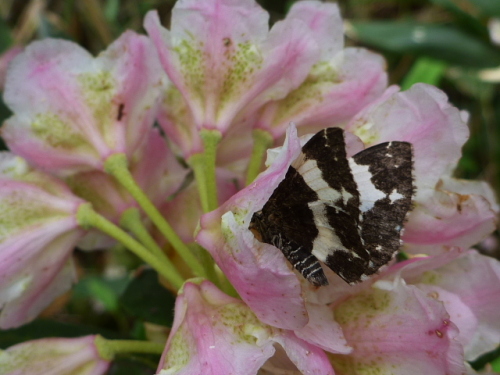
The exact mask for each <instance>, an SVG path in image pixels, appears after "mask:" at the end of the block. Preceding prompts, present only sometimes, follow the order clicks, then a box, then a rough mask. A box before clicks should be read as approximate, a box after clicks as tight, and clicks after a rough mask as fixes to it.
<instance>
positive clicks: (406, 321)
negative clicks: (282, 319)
mask: <svg viewBox="0 0 500 375" xmlns="http://www.w3.org/2000/svg"><path fill="white" fill-rule="evenodd" d="M334 311H335V318H336V319H337V321H338V322H339V323H340V324H341V325H342V328H343V330H344V334H345V336H346V339H347V342H348V343H349V344H350V345H351V346H352V347H353V348H354V350H353V352H352V353H351V354H349V355H348V356H342V355H333V356H332V358H333V364H334V368H335V369H336V370H338V371H339V372H340V373H351V372H353V373H355V372H357V371H359V369H365V371H368V370H371V371H375V370H377V371H379V372H381V373H391V374H429V375H434V374H436V375H440V374H450V375H452V374H456V375H462V374H463V372H464V370H465V367H464V364H463V354H462V349H461V346H460V345H459V344H458V342H457V341H456V340H454V338H455V337H456V335H457V333H458V331H457V329H456V327H455V326H454V325H453V323H451V322H450V320H449V316H448V314H447V313H446V310H445V309H444V307H443V306H442V304H441V303H440V302H438V301H436V300H435V299H432V298H429V297H426V295H425V293H423V292H422V291H420V290H419V289H417V288H416V287H414V286H407V285H404V283H402V282H400V281H399V282H398V281H395V282H392V283H391V282H388V281H379V282H378V283H376V284H374V286H373V287H372V288H371V290H367V291H365V292H363V293H360V294H357V295H355V296H353V297H351V298H349V299H347V300H345V301H344V302H342V303H340V304H339V305H337V306H336V307H335V310H334Z"/></svg>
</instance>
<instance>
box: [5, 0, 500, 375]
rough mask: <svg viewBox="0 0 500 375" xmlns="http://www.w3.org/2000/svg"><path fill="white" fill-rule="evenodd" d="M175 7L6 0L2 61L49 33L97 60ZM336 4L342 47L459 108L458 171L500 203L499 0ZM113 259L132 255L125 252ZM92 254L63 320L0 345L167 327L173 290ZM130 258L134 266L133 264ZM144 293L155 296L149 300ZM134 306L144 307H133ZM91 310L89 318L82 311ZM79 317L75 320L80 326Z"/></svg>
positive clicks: (121, 366)
mask: <svg viewBox="0 0 500 375" xmlns="http://www.w3.org/2000/svg"><path fill="white" fill-rule="evenodd" d="M200 1H203V0H200ZM174 3H175V1H174V0H0V55H1V54H2V53H4V52H6V51H8V50H9V49H11V48H12V47H14V46H21V47H22V46H24V45H26V44H28V43H29V42H30V41H32V40H35V39H41V38H46V37H58V38H66V39H70V40H73V41H75V42H77V43H79V44H81V45H82V46H84V47H85V48H87V49H88V50H90V51H91V52H93V53H94V54H97V53H99V51H101V50H103V49H105V48H106V46H107V45H108V44H109V43H111V42H112V41H113V40H114V39H116V38H117V37H118V36H119V35H120V34H121V33H122V32H123V31H124V30H126V29H133V30H136V31H139V32H143V29H142V20H143V17H144V15H145V14H146V12H147V11H149V10H150V9H158V10H159V12H160V15H161V17H162V19H163V21H164V24H166V25H168V20H169V18H170V12H171V9H172V7H173V5H174ZM259 3H260V4H261V5H262V6H263V7H264V8H266V9H267V10H268V11H269V12H270V14H271V22H275V21H277V20H279V19H281V18H283V17H284V16H285V14H286V11H287V9H288V8H289V7H290V6H291V4H292V3H293V1H290V0H288V1H286V0H283V1H279V0H259ZM338 3H339V5H340V8H341V10H342V15H343V17H344V19H345V27H346V34H347V39H346V43H347V44H348V45H358V46H365V47H368V48H370V49H372V50H376V51H378V52H379V53H381V54H383V55H384V56H385V58H386V60H387V63H388V72H389V75H390V81H391V84H398V85H400V86H402V88H403V89H407V88H409V87H410V86H411V85H412V84H414V83H416V82H425V83H429V84H433V85H436V86H438V87H440V88H441V89H443V90H444V91H445V92H446V93H447V95H448V96H449V98H450V101H451V102H452V103H453V104H454V105H455V106H457V107H458V108H460V109H463V110H466V111H467V112H468V113H469V115H470V119H469V126H470V130H471V137H470V140H469V141H468V142H467V144H466V145H465V147H464V155H463V158H462V160H461V161H460V164H459V168H458V170H457V172H456V175H457V177H463V178H470V179H482V180H486V181H488V182H489V183H490V184H491V185H492V186H493V187H494V188H495V190H496V192H497V197H498V196H499V194H498V192H500V168H499V164H500V147H499V146H500V85H499V82H500V0H339V1H338ZM7 116H9V111H8V109H7V108H6V107H5V105H4V104H3V102H2V101H1V99H0V123H1V122H3V120H4V119H5V118H6V117H7ZM495 239H496V240H495ZM495 243H496V244H498V233H496V234H495V237H493V238H492V241H490V245H488V246H485V247H486V248H485V250H489V251H490V252H492V251H494V250H495V248H496V249H498V245H495ZM488 247H489V249H488ZM114 254H115V255H113V256H115V257H116V256H118V257H119V256H123V257H127V256H128V257H130V256H129V255H124V254H125V253H124V254H122V255H120V254H121V253H114ZM116 254H118V255H116ZM96 256H99V255H96V254H80V259H79V260H80V267H82V268H86V269H87V271H86V272H85V276H83V277H81V278H80V282H79V283H78V284H77V286H76V288H75V289H74V290H73V292H72V294H71V297H66V300H65V301H64V302H65V306H66V307H65V310H64V311H63V313H62V314H63V315H61V312H60V311H61V310H60V308H59V310H58V311H59V313H58V314H59V316H58V321H59V323H56V322H55V321H53V320H52V321H43V320H38V321H35V322H34V323H32V324H30V325H28V326H25V327H22V328H21V329H18V330H11V331H6V332H4V333H2V334H0V347H7V346H9V345H12V344H13V343H15V342H19V341H23V340H26V339H30V338H36V337H44V336H75V335H81V334H86V333H90V332H93V333H95V332H96V328H95V327H100V328H99V329H98V330H97V331H98V332H100V333H102V334H103V335H105V336H106V337H111V338H113V337H134V338H143V337H145V335H146V331H148V332H149V335H150V334H151V331H152V330H153V331H154V328H151V327H148V326H146V325H145V324H146V323H144V322H153V323H155V324H157V325H158V327H168V326H170V324H171V319H172V316H171V312H172V306H173V301H174V300H173V297H172V296H170V297H169V296H167V295H165V296H163V297H161V298H160V295H161V294H162V293H163V294H165V293H167V292H166V291H165V290H164V289H163V288H161V287H160V286H159V285H158V284H157V278H156V276H155V275H151V274H150V272H151V271H147V272H145V273H143V274H141V275H139V276H138V277H136V278H135V279H134V280H133V281H132V282H131V281H130V278H126V277H122V278H114V279H113V278H112V279H111V280H110V278H106V277H103V276H100V274H99V273H97V272H96V273H95V274H92V272H88V270H89V269H92V268H95V260H96V258H95V257H96ZM102 256H104V255H102ZM106 256H109V255H106ZM497 256H498V254H497ZM128 261H130V262H132V263H133V259H132V260H130V259H128ZM106 262H109V259H108V260H107V261H106ZM120 262H122V263H123V259H121V260H120ZM117 263H119V262H117ZM131 268H132V267H131ZM145 290H146V291H149V293H150V294H148V295H147V296H146V295H144V291H145ZM68 299H69V301H70V302H69V304H68ZM153 300H154V301H155V302H154V303H152V302H151V301H153ZM89 301H90V302H89ZM158 301H162V303H161V304H160V303H159V302H158ZM165 301H167V302H165ZM151 303H152V305H151V306H149V305H148V304H151ZM137 306H143V307H144V306H146V307H145V308H142V309H139V310H138V311H136V310H135V309H136V308H137ZM158 309H163V310H161V311H164V312H165V313H164V314H160V315H162V316H163V317H164V320H165V321H163V320H162V321H155V317H156V319H157V317H158V316H159V315H158ZM86 310H88V314H84V312H85V311H86ZM49 315H50V314H49ZM75 316H79V318H78V320H77V321H76V318H75ZM82 316H85V317H84V318H82ZM131 316H132V317H134V320H131V319H130V317H131ZM162 319H163V318H162ZM61 321H62V322H63V323H60V322H61ZM75 323H78V324H79V325H78V326H77V325H76V324H75ZM148 324H149V323H148ZM89 326H91V327H93V328H91V329H90V328H88V327H89ZM159 331H161V328H160V329H159ZM161 334H162V332H160V336H161ZM163 334H166V332H163ZM499 356H500V351H499V352H496V353H492V354H491V355H490V356H486V357H484V358H482V359H481V360H480V361H478V362H477V363H476V364H475V367H476V368H481V367H482V366H483V365H484V364H485V363H488V362H490V363H492V364H493V366H494V368H495V369H497V370H498V371H500V360H499V359H498V357H499ZM495 358H497V359H496V360H495ZM156 362H157V358H148V357H144V356H143V357H141V358H136V361H135V362H134V361H131V360H130V359H127V360H124V361H122V362H120V361H117V362H116V364H115V365H114V367H113V369H112V370H111V372H110V373H111V374H148V373H151V368H153V369H154V366H155V363H156Z"/></svg>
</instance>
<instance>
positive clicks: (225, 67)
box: [144, 0, 320, 158]
mask: <svg viewBox="0 0 500 375" xmlns="http://www.w3.org/2000/svg"><path fill="white" fill-rule="evenodd" d="M268 20H269V15H268V14H267V12H265V11H264V10H263V9H262V8H261V7H260V6H259V5H258V4H257V3H256V2H255V1H253V0H238V1H228V0H209V1H202V2H200V1H195V0H180V1H178V2H176V4H175V6H174V9H173V10H172V22H171V30H167V29H165V28H163V27H162V26H161V25H160V20H159V18H158V15H157V14H156V13H155V12H150V13H148V15H146V19H145V23H144V25H145V28H146V30H147V31H148V34H149V36H150V37H151V39H152V40H153V42H154V43H155V45H156V48H157V50H158V54H159V56H160V60H161V62H162V65H163V68H164V69H165V71H166V72H167V74H168V76H169V78H170V80H171V81H172V83H173V85H175V89H173V90H172V91H169V93H168V95H167V96H166V99H167V100H168V103H174V102H179V101H180V98H181V96H182V98H183V99H184V100H185V104H186V106H185V108H186V109H185V110H184V112H186V111H188V114H187V116H189V117H188V119H190V121H189V122H188V121H182V120H181V122H180V123H177V121H170V122H168V124H169V126H165V127H164V128H165V132H166V133H167V135H169V134H170V133H173V134H177V139H178V140H181V138H179V137H178V135H179V134H180V133H182V134H184V136H185V138H184V139H183V142H186V143H189V145H190V146H191V147H190V148H191V149H189V147H187V146H186V145H182V146H181V147H183V148H184V149H185V150H186V151H185V157H186V158H188V157H189V156H190V155H192V154H194V153H197V152H200V151H201V150H200V149H199V147H200V145H201V143H200V141H199V139H192V138H193V137H194V138H197V137H199V136H198V134H197V133H196V132H195V131H194V129H197V130H200V129H216V130H218V131H220V132H221V133H222V134H225V133H226V132H227V131H228V129H229V128H230V126H231V124H232V122H233V121H234V120H235V118H236V117H237V116H238V115H239V114H240V111H242V110H243V109H244V108H245V107H246V106H248V105H250V104H251V106H252V108H258V107H260V106H262V105H263V104H264V103H265V102H267V101H269V100H276V99H281V98H283V97H284V96H285V95H286V94H287V93H289V92H290V91H291V90H293V89H295V88H296V87H298V86H299V85H300V84H301V83H302V82H303V80H304V79H305V78H306V76H307V74H308V73H309V71H310V69H311V67H312V66H313V64H314V63H315V62H317V60H318V58H319V56H320V51H319V47H318V44H317V41H316V40H315V39H314V38H313V37H311V35H310V33H311V32H310V28H309V27H308V26H307V25H306V23H305V22H304V21H302V20H300V19H292V18H287V19H285V20H283V21H280V22H277V23H275V24H274V26H273V27H272V28H271V30H269V26H268ZM176 90H178V92H177V91H176ZM172 108H174V106H172ZM182 115H183V116H184V115H186V114H185V113H182ZM240 115H241V114H240ZM184 118H186V117H184ZM193 124H194V126H193ZM186 126H187V129H186ZM172 127H173V129H172ZM175 127H184V129H182V130H180V129H175ZM193 128H194V129H193Z"/></svg>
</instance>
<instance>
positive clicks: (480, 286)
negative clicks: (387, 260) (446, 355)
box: [392, 250, 500, 361]
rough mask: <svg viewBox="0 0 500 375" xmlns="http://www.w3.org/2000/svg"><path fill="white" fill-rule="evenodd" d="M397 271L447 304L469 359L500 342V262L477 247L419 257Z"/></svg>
mask: <svg viewBox="0 0 500 375" xmlns="http://www.w3.org/2000/svg"><path fill="white" fill-rule="evenodd" d="M392 268H393V269H394V271H393V272H397V275H399V276H400V277H402V278H404V279H405V280H406V282H407V283H411V284H413V285H415V286H416V287H418V288H419V289H421V290H423V291H425V292H426V293H427V295H429V296H431V297H432V298H435V299H437V300H439V301H442V302H443V303H444V306H445V308H446V310H447V311H448V313H449V314H450V319H451V321H453V322H454V323H455V324H456V325H457V326H458V328H459V331H460V333H459V335H458V337H457V340H459V342H460V343H461V344H462V345H463V348H464V351H465V359H466V360H468V361H473V360H475V359H477V358H478V357H479V356H480V355H482V354H485V353H487V352H489V351H491V350H493V349H495V348H496V347H497V346H498V343H499V342H500V326H499V325H498V321H499V311H500V262H499V261H498V260H496V259H494V258H490V257H488V256H485V255H481V254H479V253H478V252H476V251H475V250H469V251H467V252H460V251H457V250H455V251H450V252H448V253H443V254H440V255H438V256H434V257H429V258H420V259H419V258H417V259H415V260H413V261H410V262H404V263H402V264H398V265H396V266H394V267H392Z"/></svg>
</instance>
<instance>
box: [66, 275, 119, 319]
mask: <svg viewBox="0 0 500 375" xmlns="http://www.w3.org/2000/svg"><path fill="white" fill-rule="evenodd" d="M127 284H128V278H121V279H115V280H109V279H106V278H103V277H101V276H87V277H85V278H83V279H81V280H80V281H79V282H78V284H77V285H75V287H74V289H73V297H72V298H73V300H74V301H77V300H82V299H88V298H92V299H94V300H97V301H99V302H100V303H101V304H102V305H103V306H104V309H105V310H106V311H110V312H115V311H117V310H118V307H119V302H118V299H119V296H120V295H121V294H122V293H123V291H124V290H125V288H126V285H127Z"/></svg>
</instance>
